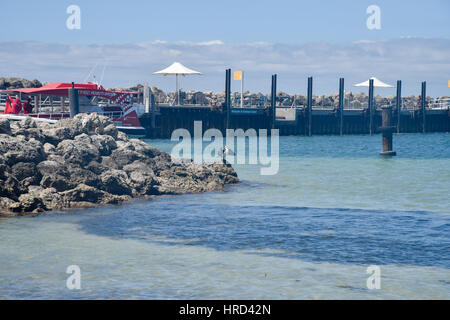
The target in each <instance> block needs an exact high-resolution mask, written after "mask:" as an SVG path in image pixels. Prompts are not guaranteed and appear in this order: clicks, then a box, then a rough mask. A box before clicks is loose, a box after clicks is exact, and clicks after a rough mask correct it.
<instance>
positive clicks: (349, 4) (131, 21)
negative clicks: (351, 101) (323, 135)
mask: <svg viewBox="0 0 450 320" xmlns="http://www.w3.org/2000/svg"><path fill="white" fill-rule="evenodd" d="M71 4H75V5H78V6H79V7H80V8H81V30H69V29H67V28H66V19H67V17H68V14H67V13H66V8H67V7H68V6H69V5H71ZM372 4H375V5H378V6H379V7H380V9H381V30H369V29H367V27H366V19H367V17H368V15H367V14H366V8H367V7H368V6H369V5H372ZM1 8H2V12H3V13H4V12H8V13H9V15H7V16H6V17H9V16H10V17H14V18H11V19H6V18H2V19H0V45H1V47H2V48H0V66H2V68H1V69H2V71H0V73H2V74H0V76H9V75H16V76H24V77H28V78H39V79H42V80H43V81H59V80H60V81H69V80H71V79H75V80H77V81H81V80H83V78H84V76H86V75H87V74H88V73H89V70H90V69H91V68H92V67H94V65H95V64H97V63H98V64H100V65H103V64H106V65H107V69H106V71H105V78H104V83H105V85H110V86H113V85H129V84H133V83H137V82H143V81H148V82H149V83H150V84H152V85H156V86H159V87H162V88H163V89H165V90H168V89H173V81H171V80H170V79H165V78H160V77H156V76H152V75H151V73H152V72H153V71H156V70H159V69H162V68H163V67H165V66H166V65H168V64H170V63H171V62H173V61H180V62H182V63H185V64H187V65H188V66H190V67H192V68H194V69H195V68H197V69H199V70H200V71H202V72H203V73H204V76H202V77H197V78H190V79H187V80H185V81H183V83H182V85H183V88H185V89H194V88H195V89H201V90H223V72H224V69H225V68H227V67H231V68H233V69H244V70H245V71H246V74H245V75H246V88H248V89H250V90H252V91H262V92H268V91H269V89H270V83H268V82H269V80H270V75H271V74H272V73H278V74H279V81H278V82H279V84H280V86H281V87H280V88H279V89H280V90H284V91H287V92H291V93H293V92H300V93H301V92H304V82H305V81H306V77H307V76H309V75H313V76H314V77H315V78H317V81H316V83H315V89H316V90H317V93H331V92H335V91H336V83H337V79H338V78H339V77H340V76H344V77H346V80H347V83H349V84H350V83H351V82H354V81H363V80H366V79H367V78H368V77H369V76H372V75H374V76H377V77H379V78H381V79H383V80H386V81H391V82H393V81H395V80H397V79H402V80H403V81H404V82H405V83H407V84H408V83H410V86H407V87H406V88H405V90H404V91H405V92H406V93H416V92H417V93H418V92H419V90H420V88H419V87H420V81H423V80H427V81H428V82H429V83H430V85H429V86H428V87H429V92H430V94H434V95H450V92H449V90H450V89H449V88H448V87H447V80H449V79H450V65H449V63H450V57H449V55H448V52H449V51H450V40H449V39H450V23H449V17H450V1H448V0H427V1H404V0H395V1H377V0H370V1H365V0H354V1H350V0H340V1H332V0H329V1H325V0H322V1H320V0H318V1H317V0H316V1H283V0H277V1H266V0H258V1H250V0H247V1H243V0H241V1H235V0H229V1H215V0H209V1H206V0H205V1H204V0H201V1H196V0H191V1H142V0H128V1H104V0H91V1H84V0H71V1H63V0H57V1H45V0H41V1H28V2H26V4H25V5H24V2H23V1H22V2H19V1H15V2H12V1H9V2H4V3H2V4H1ZM3 17H5V15H3ZM13 20H14V21H13ZM55 48H56V49H55ZM12 50H16V51H12ZM69 57H70V59H69ZM98 69H100V71H98V72H97V73H101V70H102V68H98ZM66 77H67V79H66ZM69 78H70V79H69ZM236 87H237V85H236ZM416 87H417V88H416ZM350 89H351V90H353V91H355V90H354V88H350V87H349V88H348V90H350ZM380 93H385V94H391V92H380ZM392 94H393V93H392Z"/></svg>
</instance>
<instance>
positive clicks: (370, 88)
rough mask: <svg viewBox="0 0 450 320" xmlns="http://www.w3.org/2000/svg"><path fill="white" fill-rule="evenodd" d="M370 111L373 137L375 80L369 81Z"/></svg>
mask: <svg viewBox="0 0 450 320" xmlns="http://www.w3.org/2000/svg"><path fill="white" fill-rule="evenodd" d="M368 109H369V134H370V135H372V133H373V114H374V107H373V79H370V80H369V103H368Z"/></svg>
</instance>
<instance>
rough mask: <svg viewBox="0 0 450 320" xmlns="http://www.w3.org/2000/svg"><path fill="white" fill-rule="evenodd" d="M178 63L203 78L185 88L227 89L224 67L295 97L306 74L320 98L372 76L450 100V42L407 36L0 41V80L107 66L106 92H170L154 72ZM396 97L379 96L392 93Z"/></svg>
mask: <svg viewBox="0 0 450 320" xmlns="http://www.w3.org/2000/svg"><path fill="white" fill-rule="evenodd" d="M175 60H177V61H180V62H181V63H184V64H186V65H187V66H188V67H191V68H193V69H196V70H199V71H201V72H202V73H204V76H202V77H190V78H189V79H186V80H183V83H182V86H183V87H184V88H186V89H194V88H195V89H200V90H216V91H219V90H220V91H221V90H223V87H224V73H225V69H226V68H228V67H229V68H232V69H243V70H244V71H245V85H246V88H247V89H249V90H251V91H262V92H268V91H269V89H270V76H271V74H274V73H277V74H278V87H279V90H283V91H287V92H290V93H293V92H300V93H304V92H305V90H306V88H305V83H306V78H307V76H314V78H315V80H314V91H315V92H316V93H332V92H336V91H337V83H338V78H339V77H345V79H346V90H353V91H355V89H356V88H353V87H351V84H352V83H356V82H360V81H363V80H366V79H367V78H368V77H370V76H376V77H378V78H380V79H382V80H383V81H386V82H388V83H392V84H395V81H396V80H398V79H401V80H403V83H404V90H403V91H404V92H405V94H410V93H415V94H418V93H419V91H420V82H421V81H424V80H426V81H428V83H429V85H428V92H429V93H430V94H431V95H445V94H447V95H448V94H449V90H450V89H449V88H448V87H447V81H448V80H449V79H448V78H449V75H450V39H423V38H400V39H392V40H384V41H373V40H370V41H368V40H361V41H354V42H349V43H343V44H342V43H339V44H336V43H323V42H321V43H307V44H299V45H287V44H271V43H266V42H259V43H245V44H226V43H223V42H222V41H220V40H212V41H204V42H166V41H162V40H157V41H154V42H145V43H128V44H126V43H124V44H111V45H72V44H60V43H41V42H8V43H0V66H1V69H0V70H1V74H0V76H21V77H26V78H38V79H40V80H42V81H82V80H83V79H84V78H85V77H86V75H87V74H88V73H89V71H90V70H91V68H92V67H93V66H94V65H95V64H97V63H98V64H99V68H98V71H97V72H98V73H99V75H98V76H97V78H98V77H99V76H100V74H101V71H102V69H103V67H102V66H103V64H106V65H107V69H106V71H105V78H104V84H105V85H106V86H116V85H121V86H126V85H131V84H135V83H137V82H144V81H148V82H149V83H150V84H151V85H156V86H159V87H162V88H163V89H165V90H167V89H173V82H174V80H173V79H171V78H170V77H169V78H168V77H158V76H154V75H152V73H153V72H154V71H156V70H160V69H161V68H163V67H166V66H167V65H169V64H171V63H172V62H173V61H175ZM233 85H234V84H233ZM236 88H238V85H236ZM358 90H359V89H358ZM391 91H392V90H391ZM391 91H384V92H380V93H382V94H393V93H394V92H391Z"/></svg>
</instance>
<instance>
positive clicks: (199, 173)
mask: <svg viewBox="0 0 450 320" xmlns="http://www.w3.org/2000/svg"><path fill="white" fill-rule="evenodd" d="M238 181H239V179H238V177H237V174H236V172H235V171H234V170H233V168H232V167H231V165H229V164H222V163H211V164H196V163H193V162H187V161H185V162H179V161H173V159H172V158H171V156H170V155H169V154H167V153H165V152H162V151H159V150H157V149H155V148H153V147H151V146H149V145H148V144H146V143H145V142H143V141H141V140H138V139H130V138H128V136H127V135H126V134H124V133H122V132H119V131H118V130H117V128H116V127H115V126H114V124H113V123H112V122H111V120H110V119H109V118H107V117H103V116H99V115H97V114H96V113H93V114H90V115H83V114H80V115H77V116H76V117H75V118H73V119H66V120H62V121H59V122H58V123H56V124H53V125H52V124H48V123H43V122H37V121H35V120H33V119H32V118H28V119H26V120H22V121H20V122H14V121H9V120H6V119H0V215H13V216H14V215H26V214H35V213H39V212H44V211H51V210H64V209H70V208H85V207H94V206H98V205H108V204H120V203H122V202H124V201H128V200H131V199H138V198H148V197H154V196H159V195H173V194H183V193H199V192H208V191H218V190H222V189H223V188H224V187H225V186H226V185H228V184H234V183H237V182H238Z"/></svg>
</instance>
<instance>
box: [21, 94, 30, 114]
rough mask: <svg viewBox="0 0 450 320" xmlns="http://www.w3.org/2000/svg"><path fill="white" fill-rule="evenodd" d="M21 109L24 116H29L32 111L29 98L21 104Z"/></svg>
mask: <svg viewBox="0 0 450 320" xmlns="http://www.w3.org/2000/svg"><path fill="white" fill-rule="evenodd" d="M22 108H23V113H24V114H29V113H31V112H32V111H33V106H32V105H31V98H30V97H28V99H27V101H25V102H24V103H23V106H22Z"/></svg>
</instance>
